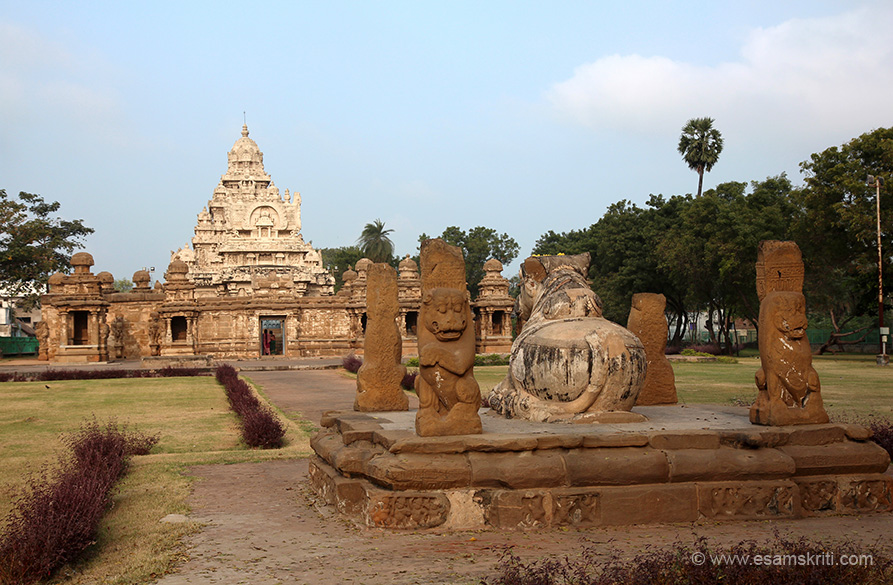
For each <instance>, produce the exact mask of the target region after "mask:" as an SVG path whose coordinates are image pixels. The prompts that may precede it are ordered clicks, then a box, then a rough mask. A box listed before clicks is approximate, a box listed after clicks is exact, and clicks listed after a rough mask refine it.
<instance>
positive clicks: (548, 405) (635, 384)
mask: <svg viewBox="0 0 893 585" xmlns="http://www.w3.org/2000/svg"><path fill="white" fill-rule="evenodd" d="M588 269H589V254H588V253H587V254H580V255H576V256H543V257H539V258H536V257H534V258H528V259H527V260H526V261H525V262H524V265H523V267H522V268H521V295H520V297H519V299H518V308H519V313H520V315H519V318H520V319H521V320H522V321H523V322H524V327H523V329H522V330H521V333H520V334H519V335H518V337H517V338H516V339H515V342H514V343H513V344H512V355H511V360H510V362H509V371H508V374H507V375H506V377H505V379H504V380H503V381H502V382H500V383H499V384H498V385H497V386H496V388H494V389H493V391H492V393H491V394H490V396H489V401H490V406H491V408H492V409H493V410H495V411H496V412H498V413H500V414H502V415H504V416H505V417H507V418H526V419H530V420H534V421H560V420H570V419H573V420H577V421H581V422H582V421H591V422H632V421H638V420H644V417H642V416H641V415H637V414H634V413H631V412H629V410H630V409H631V408H632V407H633V405H634V404H635V402H636V397H637V396H638V394H639V390H640V389H641V388H642V384H643V383H644V380H645V367H646V358H645V348H644V347H643V346H642V343H641V342H640V341H639V339H638V338H637V337H636V336H635V335H633V334H632V333H630V332H629V331H628V330H627V329H625V328H623V327H621V326H620V325H617V324H616V323H613V322H611V321H608V320H607V319H604V318H603V317H602V308H601V299H599V298H598V295H596V294H595V293H594V292H593V291H592V289H591V288H589V285H588V283H587V281H586V276H585V275H586V273H587V271H588Z"/></svg>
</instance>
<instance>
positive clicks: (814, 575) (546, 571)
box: [481, 533, 893, 585]
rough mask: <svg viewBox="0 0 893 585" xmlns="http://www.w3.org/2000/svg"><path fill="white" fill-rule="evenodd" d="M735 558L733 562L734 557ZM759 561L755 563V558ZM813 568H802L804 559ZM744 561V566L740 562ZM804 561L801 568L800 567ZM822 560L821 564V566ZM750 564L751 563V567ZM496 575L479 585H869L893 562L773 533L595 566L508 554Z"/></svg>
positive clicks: (587, 551)
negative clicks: (762, 540)
mask: <svg viewBox="0 0 893 585" xmlns="http://www.w3.org/2000/svg"><path fill="white" fill-rule="evenodd" d="M736 555H737V556H736ZM851 555H855V556H856V557H861V558H863V559H864V558H866V557H864V556H863V555H871V557H870V558H871V563H863V564H842V563H840V562H837V563H835V562H833V561H832V559H833V560H834V561H839V560H840V559H841V558H842V557H844V556H847V557H851ZM757 556H760V557H761V559H762V560H761V561H760V562H756V561H755V557H757ZM783 557H786V558H788V559H790V562H787V563H783V562H781V561H779V563H778V564H770V563H771V561H766V560H765V559H776V558H778V559H781V558H783ZM810 558H811V559H813V562H811V563H810V562H806V561H807V560H808V559H810ZM745 559H746V560H745ZM800 559H802V560H803V562H801V561H800ZM822 560H824V562H820V561H822ZM750 561H753V562H750ZM497 569H498V574H497V575H496V576H495V577H493V578H492V579H484V580H482V581H481V583H482V584H483V585H571V584H573V585H614V584H621V583H622V584H629V585H646V584H648V585H651V584H658V585H663V584H666V585H672V584H676V583H689V584H693V585H695V584H696V585H700V584H703V585H707V584H712V583H728V584H742V585H744V584H746V585H770V584H771V585H794V584H797V585H807V584H809V585H823V584H828V585H830V584H832V583H847V584H848V585H870V584H875V583H878V584H880V583H885V582H887V579H888V577H889V572H890V570H891V569H893V561H891V559H889V558H887V557H885V556H883V555H882V554H881V553H880V552H879V551H875V550H867V551H866V550H865V549H864V548H857V547H856V546H854V545H853V544H850V543H843V544H840V545H836V546H827V545H819V544H812V543H810V542H808V541H806V540H805V539H803V538H801V539H800V540H797V541H790V540H786V539H784V538H781V537H780V536H779V535H778V534H777V533H776V535H775V540H774V541H773V542H772V543H770V544H768V545H763V546H760V545H758V544H756V543H754V542H741V543H739V544H737V545H735V546H732V547H728V548H725V549H718V550H716V549H711V548H710V547H708V546H707V543H706V539H704V538H701V539H699V540H698V541H697V543H696V544H695V547H694V548H691V547H687V546H679V547H674V548H668V549H659V550H652V551H648V552H643V553H640V554H638V555H636V556H635V557H634V558H632V559H631V560H628V561H622V560H620V559H618V558H617V557H612V558H609V559H608V560H605V561H599V560H598V557H597V555H596V553H595V550H594V549H593V548H591V547H586V548H584V549H583V552H582V554H581V557H580V559H578V560H572V559H570V558H568V557H564V559H563V560H557V559H545V560H539V561H532V562H530V563H523V562H522V561H521V560H520V559H519V558H518V557H517V556H515V555H514V554H513V553H512V551H511V549H509V550H508V551H507V552H506V553H505V555H503V557H502V559H501V560H500V561H499V565H498V567H497Z"/></svg>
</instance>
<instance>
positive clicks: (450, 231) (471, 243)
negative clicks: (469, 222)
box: [419, 226, 521, 299]
mask: <svg viewBox="0 0 893 585" xmlns="http://www.w3.org/2000/svg"><path fill="white" fill-rule="evenodd" d="M439 237H440V238H441V239H442V240H443V241H445V242H446V243H447V244H450V245H452V246H457V247H459V248H461V249H462V253H463V255H464V256H465V281H466V282H467V283H468V290H469V291H470V292H471V298H473V299H474V298H476V297H477V294H478V283H480V282H481V280H482V279H483V278H484V262H486V261H487V260H489V259H490V258H496V259H497V260H499V261H500V262H502V263H503V264H509V263H510V262H511V261H512V260H514V259H515V258H517V257H518V252H519V251H520V249H521V248H520V246H518V243H517V242H516V241H515V240H514V239H513V238H511V237H509V235H508V234H498V233H497V232H496V230H494V229H491V228H486V227H482V226H478V227H475V228H471V229H470V230H468V232H466V231H465V230H463V229H461V228H458V227H456V226H450V227H448V228H446V229H445V230H443V233H442V234H441V235H440V236H439ZM428 239H430V237H429V236H428V235H426V234H422V235H421V236H419V243H420V244H421V243H422V242H424V241H425V240H428Z"/></svg>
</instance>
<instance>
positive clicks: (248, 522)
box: [158, 370, 893, 585]
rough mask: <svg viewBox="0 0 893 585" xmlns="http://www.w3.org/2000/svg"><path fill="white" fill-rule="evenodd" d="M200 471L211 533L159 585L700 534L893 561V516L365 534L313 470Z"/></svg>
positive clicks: (449, 569)
mask: <svg viewBox="0 0 893 585" xmlns="http://www.w3.org/2000/svg"><path fill="white" fill-rule="evenodd" d="M245 375H247V376H248V377H249V378H251V379H252V380H253V381H254V382H256V383H257V384H259V385H260V386H261V387H262V388H263V391H264V393H265V395H266V396H267V398H268V399H269V400H270V401H272V402H273V403H275V404H276V405H277V406H278V407H279V408H280V409H282V410H283V411H284V412H286V413H288V414H289V415H290V416H295V414H296V413H301V414H302V415H303V417H304V418H305V419H307V420H309V421H311V422H313V423H316V424H318V421H319V419H320V416H321V415H322V413H323V412H324V411H327V410H349V409H351V408H352V407H353V400H354V393H355V391H356V383H355V382H354V381H353V380H351V379H349V378H346V377H344V376H343V375H341V374H339V373H338V372H334V371H306V370H300V371H253V372H246V373H245ZM416 406H417V405H412V407H413V408H414V407H416ZM194 473H195V475H196V476H197V477H198V478H200V481H198V482H196V484H195V492H194V494H193V496H192V498H191V500H190V503H191V505H192V508H193V512H192V514H193V518H195V519H197V520H199V521H201V522H203V523H205V526H204V528H203V529H202V531H201V532H200V533H199V534H197V535H196V536H194V537H193V538H192V539H191V540H190V546H191V549H190V550H191V552H190V560H189V561H188V562H187V563H186V564H185V565H183V566H182V567H180V569H179V570H178V571H177V572H176V573H175V574H172V575H168V576H166V577H164V578H162V579H161V580H159V581H158V585H186V584H190V585H192V584H196V585H197V584H212V583H221V584H230V583H251V584H259V585H267V584H269V585H272V584H278V583H307V584H314V585H336V584H342V583H362V584H364V585H377V584H386V585H410V584H425V585H438V584H444V585H446V584H451V585H452V584H472V583H479V582H480V579H481V578H482V577H485V576H487V575H493V574H494V572H495V569H496V566H497V563H498V560H499V558H500V557H501V555H502V554H503V553H504V551H505V550H506V549H507V548H508V547H511V548H512V549H513V550H514V552H515V554H517V555H518V556H520V557H522V558H523V559H525V560H531V559H537V558H542V557H543V556H545V555H552V556H555V557H558V558H562V557H564V556H565V555H569V556H571V557H576V556H577V555H578V554H579V552H580V551H581V549H582V548H583V547H584V546H589V547H592V548H593V549H594V550H595V551H596V553H597V554H598V555H601V556H604V557H607V556H609V555H611V554H615V553H617V554H620V555H624V556H632V555H635V554H637V553H639V552H643V551H645V550H646V548H653V547H655V546H673V545H679V544H686V545H693V544H694V542H695V540H696V539H697V538H698V537H699V536H705V537H707V538H708V539H709V541H710V543H711V544H712V545H715V546H726V545H733V544H737V543H739V542H741V541H743V540H754V541H761V542H763V541H771V540H772V538H773V535H774V533H775V531H776V530H777V531H779V532H780V533H781V534H782V535H785V536H790V537H791V538H793V539H797V538H799V537H801V536H803V537H806V538H807V539H809V540H811V541H827V540H832V539H833V540H838V541H839V540H842V539H849V540H851V541H853V542H856V543H862V544H864V545H866V546H869V545H870V546H882V547H887V554H891V552H893V551H891V548H890V547H891V543H890V541H889V534H890V533H891V532H893V515H891V514H886V515H876V516H862V517H857V516H850V517H830V518H810V519H804V520H795V521H784V522H771V521H761V522H735V523H719V522H709V523H700V524H692V525H689V524H676V525H660V526H655V525H650V526H624V527H620V528H596V529H590V530H583V531H574V530H568V531H548V532H545V531H532V532H498V531H467V532H453V533H440V532H394V531H383V530H378V529H370V528H365V527H358V526H355V525H353V524H351V523H349V522H348V521H346V520H344V519H343V518H342V517H340V516H338V514H337V513H335V512H334V511H333V510H331V509H329V508H326V507H324V506H318V505H316V504H317V502H316V498H315V495H314V494H313V493H312V492H311V491H310V490H309V489H308V486H307V482H306V474H307V461H306V460H293V461H272V462H267V463H253V464H239V465H226V466H220V465H217V466H204V467H199V468H196V469H194ZM235 502H237V503H238V504H234V503H235Z"/></svg>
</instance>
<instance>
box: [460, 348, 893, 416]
mask: <svg viewBox="0 0 893 585" xmlns="http://www.w3.org/2000/svg"><path fill="white" fill-rule="evenodd" d="M813 366H814V367H815V369H816V371H817V372H818V373H819V380H820V381H821V383H822V399H823V400H824V403H825V408H826V410H827V411H828V413H829V414H830V415H831V416H832V417H835V416H838V417H840V416H857V417H858V416H864V415H869V414H877V415H881V416H885V417H887V418H890V419H893V366H888V367H885V368H881V367H878V366H877V365H875V357H874V356H873V355H864V356H862V355H850V354H848V355H846V356H840V357H837V356H834V357H831V356H816V357H814V358H813ZM759 368H760V360H759V358H754V357H743V358H739V359H738V363H737V364H722V363H717V362H674V363H673V371H674V373H675V374H676V392H677V394H678V396H679V402H680V403H681V404H685V403H691V404H741V405H750V404H751V403H753V401H754V399H755V398H756V395H757V387H756V384H755V383H754V374H756V372H757V370H758V369H759ZM507 369H508V366H485V367H475V368H474V375H475V378H476V379H477V381H478V384H479V385H480V387H481V392H482V393H484V395H486V394H487V393H488V392H489V391H490V389H492V388H493V387H494V386H496V384H498V383H499V381H500V380H502V378H503V377H505V373H506V370H507Z"/></svg>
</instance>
